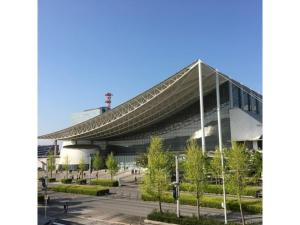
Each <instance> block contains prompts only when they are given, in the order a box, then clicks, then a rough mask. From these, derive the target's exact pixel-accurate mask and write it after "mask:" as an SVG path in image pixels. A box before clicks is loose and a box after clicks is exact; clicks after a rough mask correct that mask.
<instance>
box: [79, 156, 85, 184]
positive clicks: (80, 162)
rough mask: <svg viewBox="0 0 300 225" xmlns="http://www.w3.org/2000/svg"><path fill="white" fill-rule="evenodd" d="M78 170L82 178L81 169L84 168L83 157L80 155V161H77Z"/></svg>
mask: <svg viewBox="0 0 300 225" xmlns="http://www.w3.org/2000/svg"><path fill="white" fill-rule="evenodd" d="M78 168H79V171H80V174H81V179H83V171H84V170H85V161H84V158H83V157H81V159H80V161H79V166H78Z"/></svg>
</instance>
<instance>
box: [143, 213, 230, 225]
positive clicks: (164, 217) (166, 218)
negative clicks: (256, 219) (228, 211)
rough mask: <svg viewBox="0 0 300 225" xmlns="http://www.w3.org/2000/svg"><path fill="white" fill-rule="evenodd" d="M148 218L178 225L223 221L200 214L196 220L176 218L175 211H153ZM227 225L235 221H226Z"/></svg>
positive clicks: (194, 218) (196, 224) (222, 222)
mask: <svg viewBox="0 0 300 225" xmlns="http://www.w3.org/2000/svg"><path fill="white" fill-rule="evenodd" d="M147 219H148V220H152V221H160V222H164V223H173V224H180V225H223V224H224V221H221V220H216V219H212V218H208V217H203V216H201V217H200V219H199V220H198V218H197V217H189V216H180V218H177V215H176V214H175V213H170V212H164V213H160V212H158V211H153V212H152V213H150V214H149V215H148V216H147ZM227 224H228V225H235V223H227Z"/></svg>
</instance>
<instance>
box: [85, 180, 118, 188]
mask: <svg viewBox="0 0 300 225" xmlns="http://www.w3.org/2000/svg"><path fill="white" fill-rule="evenodd" d="M90 184H92V185H102V186H107V187H118V186H119V182H118V181H116V180H110V179H96V180H91V183H90Z"/></svg>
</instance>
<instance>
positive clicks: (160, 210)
mask: <svg viewBox="0 0 300 225" xmlns="http://www.w3.org/2000/svg"><path fill="white" fill-rule="evenodd" d="M158 204H159V212H160V213H162V209H161V201H160V197H159V198H158Z"/></svg>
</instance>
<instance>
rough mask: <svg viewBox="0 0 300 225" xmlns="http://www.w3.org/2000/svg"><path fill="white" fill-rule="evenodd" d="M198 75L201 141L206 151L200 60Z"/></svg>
mask: <svg viewBox="0 0 300 225" xmlns="http://www.w3.org/2000/svg"><path fill="white" fill-rule="evenodd" d="M198 77H199V101H200V120H201V121H200V123H201V134H202V137H201V142H202V152H203V153H204V152H205V150H206V149H205V147H206V146H205V132H204V106H203V87H202V62H201V60H200V59H199V60H198Z"/></svg>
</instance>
